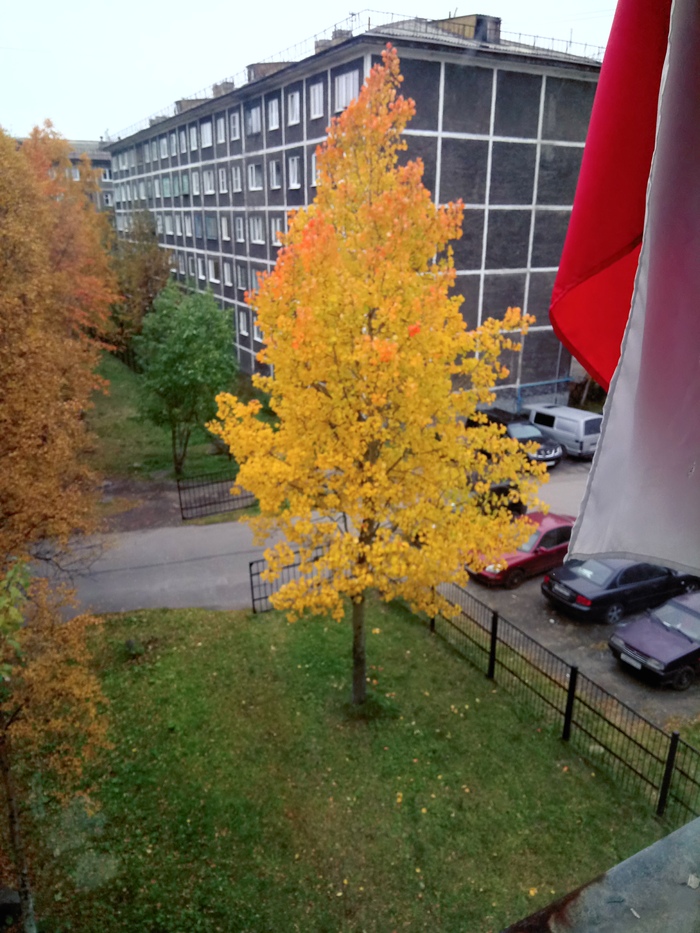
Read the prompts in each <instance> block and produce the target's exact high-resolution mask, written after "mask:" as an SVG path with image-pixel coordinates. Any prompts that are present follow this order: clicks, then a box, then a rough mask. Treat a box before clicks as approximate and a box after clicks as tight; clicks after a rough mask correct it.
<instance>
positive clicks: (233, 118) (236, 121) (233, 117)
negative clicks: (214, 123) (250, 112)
mask: <svg viewBox="0 0 700 933" xmlns="http://www.w3.org/2000/svg"><path fill="white" fill-rule="evenodd" d="M229 122H230V124H231V139H240V138H241V115H240V113H239V112H238V111H237V110H233V111H231V113H230V115H229Z"/></svg>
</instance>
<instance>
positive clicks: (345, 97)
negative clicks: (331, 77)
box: [335, 71, 360, 113]
mask: <svg viewBox="0 0 700 933" xmlns="http://www.w3.org/2000/svg"><path fill="white" fill-rule="evenodd" d="M359 92H360V73H359V71H348V72H347V74H344V75H337V76H336V79H335V111H336V113H337V112H338V111H339V110H345V108H346V107H347V105H348V104H349V103H350V101H351V100H354V99H355V98H356V97H357V95H358V94H359Z"/></svg>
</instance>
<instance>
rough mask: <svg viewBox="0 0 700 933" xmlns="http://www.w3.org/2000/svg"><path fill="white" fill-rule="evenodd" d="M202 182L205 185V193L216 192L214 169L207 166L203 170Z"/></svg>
mask: <svg viewBox="0 0 700 933" xmlns="http://www.w3.org/2000/svg"><path fill="white" fill-rule="evenodd" d="M202 184H203V186H204V193H205V194H216V188H214V169H213V168H205V169H204V171H203V172H202Z"/></svg>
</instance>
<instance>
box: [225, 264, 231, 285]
mask: <svg viewBox="0 0 700 933" xmlns="http://www.w3.org/2000/svg"><path fill="white" fill-rule="evenodd" d="M224 285H233V270H232V269H231V263H230V262H226V260H224Z"/></svg>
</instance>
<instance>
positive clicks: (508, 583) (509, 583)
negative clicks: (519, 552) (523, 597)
mask: <svg viewBox="0 0 700 933" xmlns="http://www.w3.org/2000/svg"><path fill="white" fill-rule="evenodd" d="M524 579H525V571H524V570H520V569H519V568H516V569H515V570H511V571H510V573H507V574H506V578H505V581H504V585H505V587H506V589H508V590H514V589H515V588H516V587H517V586H520V584H521V583H522V582H523V580H524Z"/></svg>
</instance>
